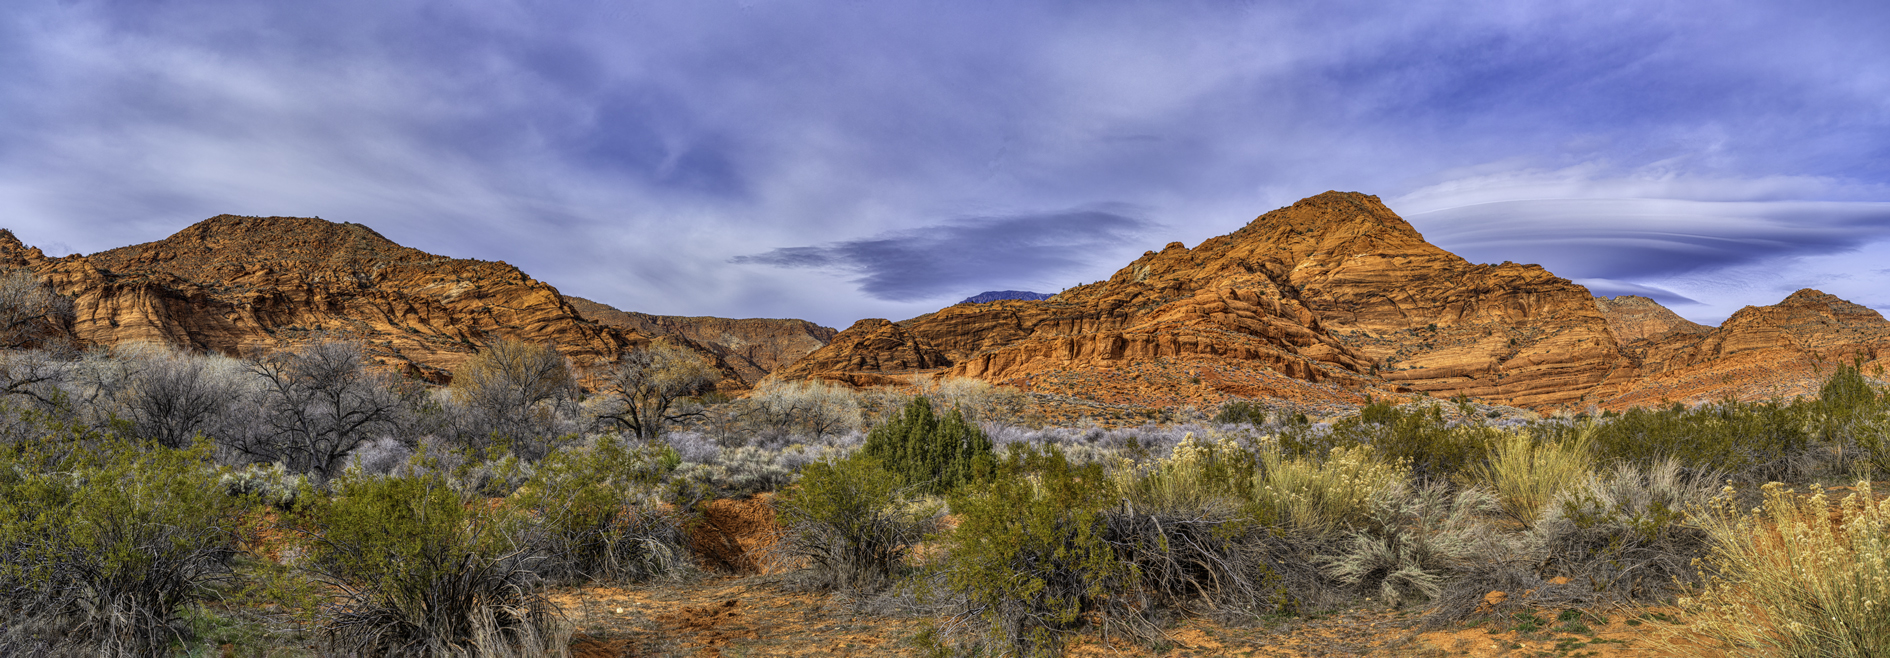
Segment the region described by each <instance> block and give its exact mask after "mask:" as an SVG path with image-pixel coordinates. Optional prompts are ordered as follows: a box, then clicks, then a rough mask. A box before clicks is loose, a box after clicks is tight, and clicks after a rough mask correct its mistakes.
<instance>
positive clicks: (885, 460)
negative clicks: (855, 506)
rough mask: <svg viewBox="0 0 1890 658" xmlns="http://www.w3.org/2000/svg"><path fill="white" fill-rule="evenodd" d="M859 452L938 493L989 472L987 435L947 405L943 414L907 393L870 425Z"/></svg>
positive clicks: (926, 489) (910, 480)
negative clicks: (898, 408) (902, 402)
mask: <svg viewBox="0 0 1890 658" xmlns="http://www.w3.org/2000/svg"><path fill="white" fill-rule="evenodd" d="M861 452H863V453H865V454H866V455H867V456H868V457H872V458H873V459H876V460H878V461H879V463H880V464H882V465H884V466H885V467H886V469H887V470H890V471H892V472H893V473H894V474H895V475H898V476H899V477H900V478H901V479H902V480H903V481H904V482H905V483H906V484H908V485H912V486H915V487H917V488H918V489H919V491H921V492H924V493H927V494H934V495H942V494H945V493H949V492H950V491H952V490H953V489H956V488H958V486H959V485H962V484H965V483H967V482H971V481H973V480H976V479H978V478H979V473H980V471H984V472H989V470H990V468H991V463H992V459H993V453H992V451H991V439H990V438H989V437H987V436H985V435H984V430H981V429H979V428H978V426H977V425H973V424H972V423H970V422H968V421H966V420H965V416H964V414H962V413H959V411H958V410H956V409H953V410H952V411H950V412H948V413H946V414H945V415H943V416H939V415H938V414H936V413H934V412H933V411H932V402H931V400H928V399H926V398H924V397H917V398H913V399H912V401H911V402H908V403H906V406H905V409H904V410H903V411H902V412H901V413H900V414H899V415H898V416H897V417H894V418H892V419H891V420H888V421H887V422H885V423H883V424H881V425H880V426H878V427H875V428H873V431H872V432H870V433H868V434H867V436H866V445H865V446H863V447H862V448H861Z"/></svg>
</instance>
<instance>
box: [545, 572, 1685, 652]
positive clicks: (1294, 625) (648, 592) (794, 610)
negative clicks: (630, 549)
mask: <svg viewBox="0 0 1890 658" xmlns="http://www.w3.org/2000/svg"><path fill="white" fill-rule="evenodd" d="M780 583H781V579H780V577H778V576H767V575H748V576H734V575H720V576H714V577H710V578H706V579H703V580H700V581H697V582H694V583H689V584H683V585H677V584H667V585H649V586H635V587H586V588H580V589H573V590H567V591H565V592H562V593H560V594H559V595H558V596H557V597H556V601H557V603H558V604H559V605H560V606H562V607H563V608H564V611H565V614H566V615H567V616H568V617H569V618H570V619H571V621H572V622H573V623H574V624H575V625H576V626H577V630H578V637H577V640H576V641H575V643H574V644H573V645H572V655H573V656H575V657H577V658H618V657H622V656H687V657H697V656H918V655H922V654H921V652H920V651H919V650H918V649H917V648H916V647H914V646H913V645H912V643H911V639H912V637H913V636H914V635H916V634H917V633H918V632H919V629H920V628H921V626H922V625H923V623H924V622H925V621H926V620H925V619H923V618H918V617H902V616H882V615H874V614H869V613H864V612H860V611H858V610H857V609H856V608H855V607H854V606H853V604H852V603H851V602H850V601H847V600H845V599H842V598H840V597H834V596H829V595H825V594H811V593H804V592H792V591H788V590H786V589H784V588H783V587H782V586H781V585H780ZM1421 614H1422V611H1421V610H1413V611H1402V612H1393V611H1383V610H1350V611H1343V612H1338V613H1335V614H1331V615H1323V616H1317V617H1314V618H1310V619H1294V620H1288V621H1286V622H1283V623H1277V624H1267V625H1256V626H1227V625H1221V624H1216V623H1213V622H1211V621H1208V620H1205V619H1189V620H1185V621H1183V622H1181V623H1180V624H1178V625H1177V626H1175V627H1173V628H1170V629H1168V637H1169V644H1168V645H1167V646H1158V647H1148V646H1139V645H1135V644H1130V643H1127V642H1104V641H1103V640H1102V639H1101V638H1098V637H1096V636H1094V635H1086V636H1084V637H1083V638H1081V639H1080V640H1079V641H1077V642H1076V643H1074V644H1073V645H1071V646H1070V647H1069V649H1068V651H1067V652H1066V655H1069V656H1075V657H1079V658H1101V657H1104V656H1177V657H1181V656H1253V657H1255V658H1301V657H1305V658H1326V657H1333V658H1337V657H1348V656H1476V657H1479V658H1487V657H1495V656H1516V657H1523V656H1580V657H1593V658H1630V657H1631V658H1640V657H1650V658H1651V657H1655V656H1659V657H1663V658H1664V657H1673V656H1712V655H1715V654H1714V653H1713V652H1706V653H1701V652H1699V651H1686V650H1682V651H1673V650H1662V649H1659V648H1658V647H1657V646H1656V644H1657V643H1656V642H1655V641H1654V640H1653V639H1652V638H1653V633H1654V630H1653V629H1654V628H1655V625H1654V623H1653V622H1651V621H1643V620H1646V619H1648V618H1649V617H1648V615H1649V613H1648V612H1646V611H1613V612H1604V613H1602V616H1603V617H1605V618H1608V622H1607V623H1605V624H1602V623H1593V624H1590V626H1591V628H1588V629H1584V630H1576V631H1568V630H1556V629H1547V630H1541V631H1532V632H1525V631H1518V630H1516V628H1515V627H1514V626H1515V625H1514V624H1511V623H1504V622H1502V621H1499V620H1491V621H1488V622H1485V623H1483V624H1478V625H1474V626H1465V627H1457V628H1451V629H1445V630H1436V631H1421V630H1420V629H1419V628H1418V624H1417V620H1418V617H1419V616H1420V615H1421ZM1652 614H1653V615H1654V616H1658V612H1655V613H1652ZM1544 616H1553V615H1552V614H1550V615H1544Z"/></svg>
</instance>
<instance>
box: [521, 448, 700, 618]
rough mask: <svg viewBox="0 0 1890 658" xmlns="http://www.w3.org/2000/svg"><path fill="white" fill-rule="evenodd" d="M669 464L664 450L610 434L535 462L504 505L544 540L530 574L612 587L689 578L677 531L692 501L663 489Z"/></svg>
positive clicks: (682, 536) (685, 541)
mask: <svg viewBox="0 0 1890 658" xmlns="http://www.w3.org/2000/svg"><path fill="white" fill-rule="evenodd" d="M676 464H677V462H676V461H675V455H674V454H673V453H669V452H667V451H666V450H665V449H662V448H657V447H653V446H643V447H630V446H626V445H624V444H623V442H621V441H619V440H618V439H617V437H614V436H605V437H601V438H599V439H597V440H596V441H595V442H594V443H593V444H592V445H591V446H589V447H587V448H575V449H566V450H560V451H558V452H555V453H552V454H551V455H550V456H548V457H546V458H545V459H544V460H541V461H539V462H538V463H537V464H536V465H535V466H536V468H535V469H534V472H533V474H532V477H531V478H530V479H528V480H527V481H526V482H525V483H524V484H523V485H522V486H521V487H519V489H518V491H517V492H516V493H514V494H513V495H512V497H511V501H510V504H512V505H513V506H515V507H517V508H519V509H523V510H527V511H529V512H530V513H531V515H532V517H533V522H534V523H535V524H536V525H537V526H538V528H539V531H540V533H541V534H542V536H543V538H544V550H545V553H546V560H545V561H544V562H543V563H541V564H540V565H538V566H537V567H536V568H537V569H538V571H539V572H540V573H544V574H546V575H548V576H549V577H550V578H552V579H553V580H556V581H560V582H570V581H574V580H587V581H591V582H614V583H629V582H638V581H643V580H648V579H651V578H657V577H663V576H680V575H684V574H687V573H690V572H691V571H692V568H693V563H692V562H691V561H690V560H689V537H688V535H687V533H686V532H685V531H684V526H685V525H686V524H687V522H688V521H689V519H688V513H687V510H690V509H692V508H693V507H694V502H695V501H694V500H678V499H676V497H675V496H674V495H673V494H675V493H676V492H675V491H674V490H673V489H671V488H668V487H666V486H665V485H664V479H665V476H667V474H668V473H669V472H670V471H671V470H673V469H674V468H675V466H676Z"/></svg>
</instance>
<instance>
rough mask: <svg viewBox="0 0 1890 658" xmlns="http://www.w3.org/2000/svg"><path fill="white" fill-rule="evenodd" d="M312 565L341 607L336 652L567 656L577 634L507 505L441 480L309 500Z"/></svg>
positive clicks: (304, 510)
mask: <svg viewBox="0 0 1890 658" xmlns="http://www.w3.org/2000/svg"><path fill="white" fill-rule="evenodd" d="M303 497H304V498H305V499H307V500H309V502H308V503H306V504H305V505H304V506H302V507H301V508H298V510H297V514H296V516H297V518H296V522H297V523H298V524H299V526H300V527H301V528H302V529H303V530H304V531H306V532H307V533H308V534H309V537H310V539H311V540H312V544H313V549H312V550H311V552H310V555H309V559H308V560H307V563H306V564H305V566H304V568H305V569H306V570H307V571H308V572H310V573H311V574H312V575H313V576H314V577H315V578H316V579H317V580H318V581H320V582H321V583H323V584H324V585H326V586H328V588H329V589H330V591H331V592H332V593H333V598H332V599H331V601H330V602H329V604H328V605H327V606H326V607H325V610H324V611H323V613H322V621H323V624H322V625H323V627H324V629H325V630H326V632H327V634H328V636H329V639H330V641H331V643H332V645H333V647H334V649H335V650H337V651H340V652H343V653H347V654H351V655H377V656H475V655H476V656H539V655H563V654H564V653H566V652H567V649H566V647H568V646H569V630H568V626H567V625H566V624H565V623H564V622H563V619H562V618H561V617H560V616H559V614H558V611H557V609H556V608H555V607H553V606H552V605H551V603H550V602H549V601H548V600H547V599H546V598H545V597H544V595H543V591H542V585H543V579H542V578H541V577H540V575H539V574H538V573H537V572H536V571H535V570H534V569H533V567H534V563H535V562H536V561H537V560H539V559H541V557H540V555H541V553H540V548H539V544H540V543H541V542H537V541H532V540H530V539H528V538H526V537H524V536H523V534H524V532H525V531H526V530H525V528H524V524H523V523H522V520H521V519H519V518H516V517H515V516H513V515H511V514H509V513H508V512H507V510H506V508H505V507H504V506H502V505H492V504H489V503H487V502H486V501H484V500H483V499H469V498H467V497H464V496H463V495H461V494H460V493H459V492H457V491H455V490H454V489H453V487H452V486H451V485H450V484H449V483H447V482H446V481H445V480H444V478H442V477H439V476H437V475H423V476H409V477H353V478H343V479H341V480H339V481H337V482H336V483H334V493H333V495H332V496H321V495H317V494H315V493H314V492H305V493H304V494H303Z"/></svg>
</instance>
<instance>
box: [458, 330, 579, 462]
mask: <svg viewBox="0 0 1890 658" xmlns="http://www.w3.org/2000/svg"><path fill="white" fill-rule="evenodd" d="M577 388H578V387H577V381H576V380H575V379H574V378H573V377H572V376H571V366H570V363H569V361H568V360H567V359H565V358H564V355H563V354H560V353H559V352H558V350H557V349H555V348H553V347H552V346H550V345H541V344H536V343H529V342H525V341H519V340H509V339H500V340H495V341H492V342H491V343H490V344H488V345H486V346H484V348H483V349H481V350H480V351H479V353H478V354H474V355H473V356H472V358H470V359H467V360H466V362H465V363H462V364H460V366H459V367H458V368H455V369H454V370H453V381H452V384H451V385H450V386H449V387H448V388H447V389H446V392H447V394H448V397H449V400H450V406H449V411H448V413H449V414H450V416H449V417H450V419H451V420H452V421H453V423H452V426H453V429H454V434H456V435H457V437H458V439H459V441H460V442H461V444H462V445H464V446H466V447H470V448H474V449H480V450H484V449H488V448H491V447H493V446H495V445H497V446H502V447H503V448H504V449H508V450H510V451H512V452H514V453H516V454H517V455H518V456H519V457H520V458H522V459H525V460H526V461H537V460H539V459H541V458H543V457H544V456H545V455H547V454H550V453H551V451H553V450H555V449H557V448H558V447H559V446H560V445H562V444H563V443H565V442H567V441H568V440H569V439H570V438H571V437H572V436H573V435H574V434H575V433H576V432H577V431H578V430H579V429H580V428H579V426H578V421H577V413H576V412H577V402H576V398H577V392H578V391H577Z"/></svg>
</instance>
